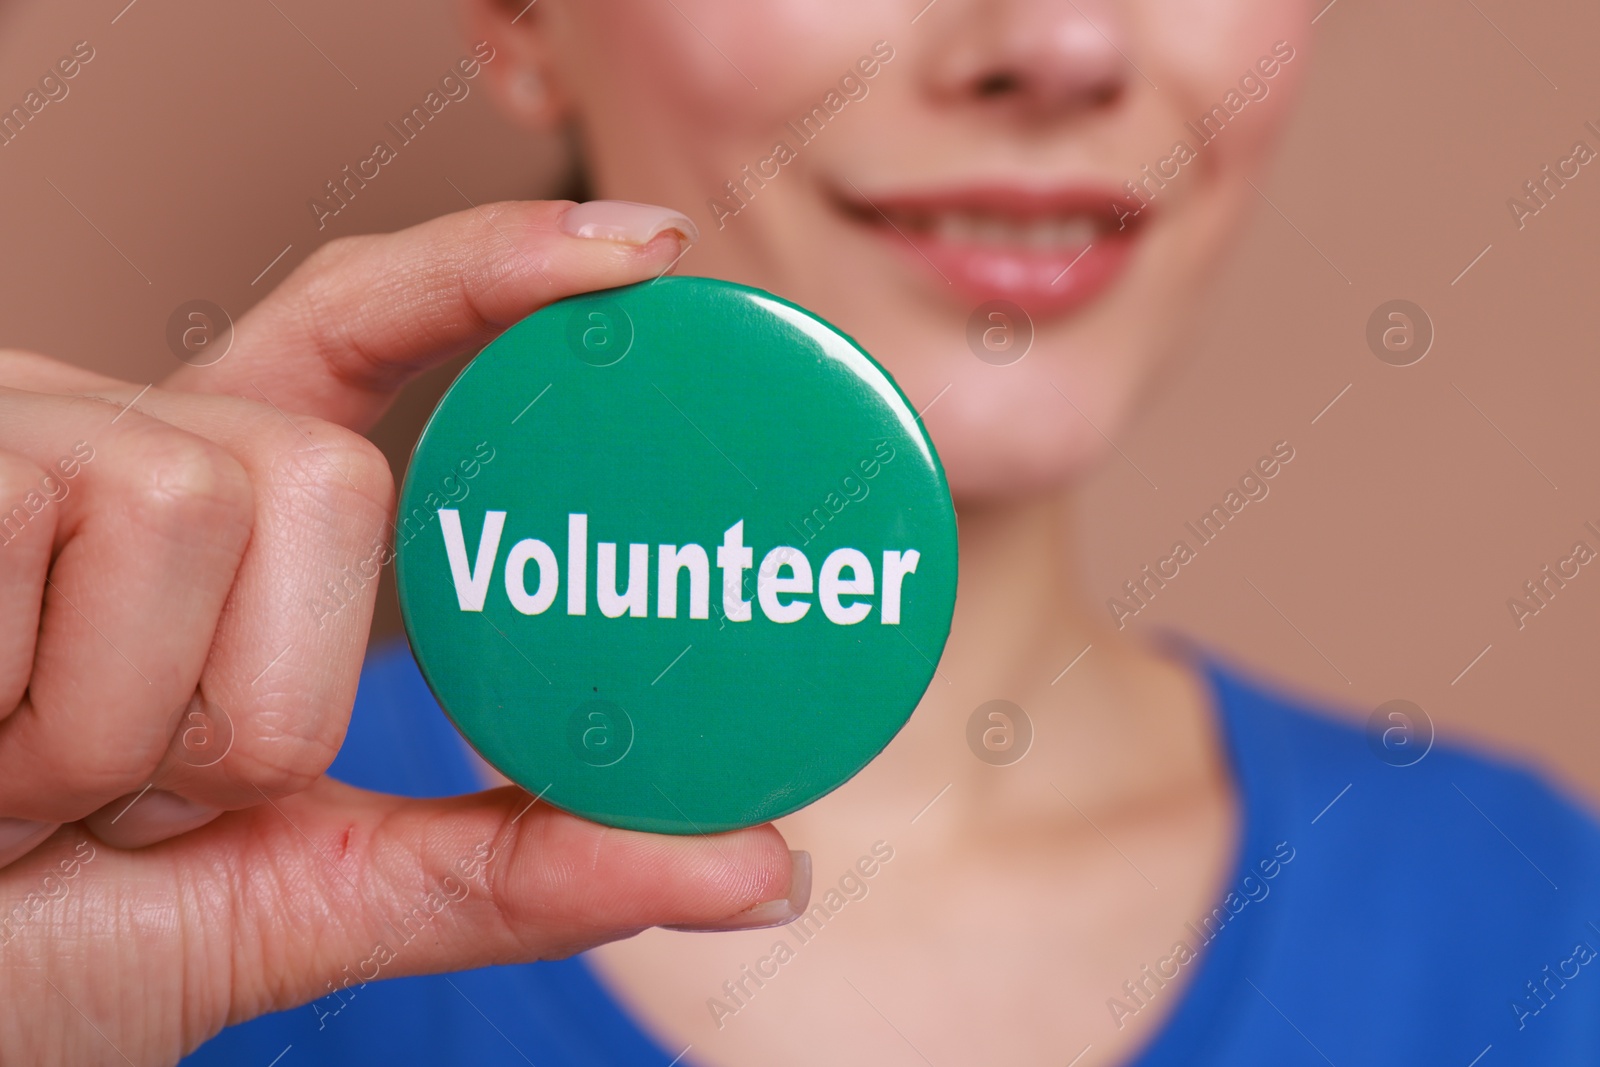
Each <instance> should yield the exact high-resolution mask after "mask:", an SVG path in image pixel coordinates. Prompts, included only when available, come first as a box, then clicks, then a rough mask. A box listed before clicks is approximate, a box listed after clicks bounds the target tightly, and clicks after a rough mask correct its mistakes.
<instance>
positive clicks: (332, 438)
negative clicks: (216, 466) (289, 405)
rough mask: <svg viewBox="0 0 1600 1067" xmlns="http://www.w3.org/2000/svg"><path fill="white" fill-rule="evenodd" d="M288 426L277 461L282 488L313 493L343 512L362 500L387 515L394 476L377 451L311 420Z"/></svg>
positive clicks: (333, 426)
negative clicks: (353, 503)
mask: <svg viewBox="0 0 1600 1067" xmlns="http://www.w3.org/2000/svg"><path fill="white" fill-rule="evenodd" d="M289 422H290V424H291V425H290V426H285V427H284V428H283V429H282V431H281V433H280V436H279V439H278V442H277V444H278V447H277V450H276V457H275V460H274V472H275V476H276V477H275V480H276V481H277V482H278V483H279V484H281V485H285V486H290V487H296V488H300V489H303V490H307V491H310V492H312V493H314V494H316V495H317V496H319V497H322V498H324V499H325V500H326V502H327V503H328V504H329V506H340V507H343V506H346V505H348V504H349V503H350V502H351V499H352V498H358V499H359V500H362V501H365V502H367V503H368V504H370V505H371V507H372V509H373V510H374V511H375V512H376V513H378V514H380V515H385V516H386V515H387V514H388V512H389V510H390V508H391V507H392V505H393V498H394V475H393V472H392V471H390V469H389V460H388V459H387V458H386V457H385V456H384V454H383V452H382V450H381V449H379V448H378V446H377V445H374V444H373V443H372V442H371V441H369V440H367V439H366V438H365V437H362V436H361V435H360V434H358V433H356V432H354V431H352V430H347V429H345V428H344V427H343V426H339V425H336V424H334V423H331V422H324V421H322V420H321V419H316V418H312V417H311V416H309V415H291V416H289ZM280 423H281V420H280Z"/></svg>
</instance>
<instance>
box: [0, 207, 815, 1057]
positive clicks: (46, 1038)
mask: <svg viewBox="0 0 1600 1067" xmlns="http://www.w3.org/2000/svg"><path fill="white" fill-rule="evenodd" d="M585 223H586V224H587V225H581V224H585ZM679 229H681V230H682V231H683V232H684V233H689V234H692V230H693V226H692V224H690V223H689V222H688V220H687V219H682V218H681V217H676V218H675V217H674V216H672V214H671V213H670V212H666V211H664V210H656V211H649V210H643V209H639V208H637V207H631V208H630V207H628V206H625V205H604V204H597V205H585V206H582V207H578V208H574V207H572V205H570V204H567V203H515V204H500V205H493V206H486V207H483V208H481V209H475V210H473V211H467V212H462V213H461V214H459V215H453V216H449V217H446V218H442V219H438V220H435V221H433V222H430V223H427V224H425V225H422V226H418V227H415V228H413V229H410V230H406V231H403V232H401V233H398V234H393V235H389V236H383V237H367V238H358V239H345V240H340V241H335V242H333V243H332V244H329V245H327V246H325V247H324V248H322V249H321V250H319V251H318V252H317V253H316V254H315V255H313V256H312V257H311V258H310V259H309V260H308V261H307V262H306V263H305V264H304V265H303V266H302V267H301V268H300V269H299V270H297V271H296V272H295V273H294V274H293V275H292V276H291V277H290V278H289V279H288V280H287V281H286V282H285V283H284V284H283V285H282V286H281V287H280V288H279V289H278V290H277V291H275V292H274V293H273V294H272V295H270V296H269V297H268V298H267V299H266V300H264V301H263V302H262V303H261V304H260V305H259V306H258V307H256V308H255V309H253V310H252V311H251V312H250V313H249V314H248V315H246V316H245V317H244V318H242V319H241V320H240V321H239V323H238V325H237V328H236V330H235V334H234V339H233V344H232V348H231V350H230V351H229V352H228V354H227V355H226V357H225V358H224V359H222V360H221V361H220V362H218V363H217V364H216V365H214V366H210V367H206V368H193V367H190V368H185V369H184V370H182V371H181V372H180V373H178V374H176V375H174V376H173V377H172V378H171V379H169V380H168V381H167V382H165V383H164V384H163V385H162V386H161V387H159V388H141V387H140V386H138V385H135V384H128V383H123V382H118V381H115V380H112V379H109V378H103V377H100V376H98V375H94V374H90V373H87V372H85V371H82V370H78V369H76V368H73V367H70V366H67V365H64V364H61V363H58V362H55V361H52V360H49V359H46V358H43V357H40V356H34V355H29V354H24V353H0V983H3V988H4V989H5V991H6V995H5V997H4V998H3V1000H0V1050H3V1051H4V1053H5V1055H4V1059H5V1060H6V1062H12V1061H13V1060H14V1061H15V1062H18V1063H70V1064H89V1063H123V1062H132V1063H136V1064H145V1063H166V1062H172V1061H175V1060H176V1059H177V1058H178V1057H179V1056H180V1055H182V1054H183V1053H185V1052H186V1051H188V1050H190V1049H192V1048H194V1047H195V1046H196V1045H198V1044H199V1043H200V1042H201V1041H203V1040H204V1039H206V1038H207V1037H209V1036H210V1035H211V1034H214V1033H215V1032H216V1031H217V1030H218V1029H220V1028H221V1027H223V1026H224V1025H227V1024H229V1023H234V1022H239V1021H241V1020H244V1019H247V1018H250V1017H252V1016H255V1015H259V1014H261V1013H264V1012H268V1011H273V1010H276V1009H282V1008H286V1007H290V1006H293V1005H296V1004H302V1003H305V1002H307V1001H310V1000H312V999H314V998H317V997H319V996H323V995H325V994H326V993H327V991H328V988H329V987H328V983H330V982H334V983H335V984H337V983H339V982H342V981H343V979H344V975H345V971H344V968H346V967H347V966H348V967H350V968H352V970H355V969H357V968H365V969H367V970H370V968H371V966H372V964H371V962H370V961H371V960H372V958H373V955H374V950H375V946H377V945H378V944H379V943H381V942H386V941H387V942H390V943H392V942H393V940H394V938H393V936H392V931H393V930H394V929H395V925H396V924H397V923H399V922H400V921H402V920H403V919H405V918H406V917H407V916H409V915H411V914H412V912H413V911H414V909H416V908H417V907H418V906H423V907H428V908H429V913H430V914H432V915H433V918H432V921H431V927H430V932H429V936H427V937H423V938H417V939H415V940H413V941H411V942H409V943H407V944H406V946H405V948H404V949H403V950H402V951H399V952H398V953H397V954H395V955H394V956H393V958H392V959H388V960H384V961H381V973H382V976H383V977H394V976H399V975H404V974H416V973H421V972H429V971H440V970H448V969H457V968H464V967H474V966H480V965H484V964H488V963H496V962H507V961H513V960H529V959H535V958H540V957H550V956H558V955H564V954H569V953H571V952H573V951H576V950H578V949H580V948H583V947H586V946H589V945H594V944H598V943H600V942H602V941H606V940H610V939H614V938H618V937H624V936H627V935H629V934H632V933H635V932H637V931H638V930H641V929H644V928H646V927H649V926H654V925H660V924H674V925H688V926H707V927H720V926H738V925H755V924H758V923H760V922H763V921H767V922H770V921H774V920H777V919H782V918H787V917H789V916H790V915H792V914H793V911H792V909H790V908H789V906H788V904H787V898H788V897H789V895H790V891H791V880H792V874H793V867H792V864H791V859H790V856H789V854H788V852H787V850H786V848H785V847H784V844H783V841H782V839H781V838H780V837H779V836H778V834H777V832H776V831H774V830H773V829H772V828H771V827H762V828H758V829H753V830H748V831H743V832H740V833H734V834H726V835H721V836H720V837H718V838H717V839H715V840H708V839H693V838H667V837H654V836H650V835H645V834H637V833H628V832H623V831H618V830H610V829H605V828H602V827H599V826H595V825H592V824H589V823H586V822H583V821H581V820H578V819H575V818H573V817H571V816H568V815H565V814H562V813H560V812H557V811H553V810H551V809H550V808H549V807H547V806H545V805H540V804H534V803H532V800H531V798H530V797H528V796H527V795H526V794H524V793H523V792H521V791H520V790H516V789H500V790H495V791H492V792H487V793H482V794H479V795H476V796H470V797H461V798H456V799H451V800H443V801H416V800H406V799H400V798H396V797H388V796H382V795H378V794H372V793H366V792H363V791H360V790H356V789H352V788H349V787H347V786H344V785H341V784H339V783H337V782H334V781H332V780H330V779H327V778H325V777H323V772H324V771H325V770H326V769H327V767H328V765H329V764H330V763H331V761H332V760H333V757H334V754H335V753H336V752H337V750H338V748H339V745H340V743H341V742H342V740H343V738H344V733H345V728H346V725H347V721H348V718H349V713H350V708H351V704H352V702H353V700H354V696H355V689H356V681H357V677H358V674H359V671H360V667H361V660H362V655H363V653H364V651H365V647H366V638H367V629H368V625H369V622H370V619H371V614H372V605H373V597H374V588H375V584H376V583H368V585H367V586H366V587H365V588H364V589H362V590H359V591H356V592H354V593H353V594H352V598H351V599H350V600H349V601H348V602H346V603H345V606H344V607H343V608H342V609H340V610H337V611H330V610H328V607H327V603H326V602H327V598H326V595H325V588H326V583H327V582H328V581H330V580H331V579H334V578H336V577H338V576H340V575H341V574H342V573H344V571H345V569H346V568H351V569H353V568H354V567H355V566H356V565H358V564H360V563H362V562H364V561H368V560H371V559H372V558H373V557H374V556H379V557H381V560H382V561H386V560H387V559H388V551H387V547H386V546H387V545H388V544H390V543H392V541H391V528H392V527H391V514H392V508H393V501H394V484H393V480H392V477H391V475H390V472H389V469H388V465H387V464H386V462H385V461H384V458H383V456H382V455H381V454H380V453H379V452H378V451H377V449H375V448H374V447H373V446H372V445H371V444H369V443H368V442H367V441H366V440H365V439H364V438H363V437H361V436H360V434H361V432H362V431H364V430H365V429H367V428H368V427H369V426H370V425H371V424H372V423H373V421H374V420H376V419H377V418H378V416H379V415H380V414H381V413H382V411H383V410H384V408H385V406H386V405H387V404H388V402H389V401H390V399H391V398H392V397H393V395H394V393H395V392H396V391H397V390H398V389H399V388H400V386H401V385H403V384H404V383H405V382H406V381H407V380H408V379H409V378H410V377H412V376H413V375H415V374H416V373H418V372H419V371H421V370H424V369H426V368H427V367H429V366H432V365H435V364H437V363H439V362H441V361H444V360H446V359H448V358H450V357H451V356H454V355H457V354H459V353H462V352H466V351H471V350H475V349H477V348H479V347H481V346H482V345H484V344H485V343H487V342H488V341H489V340H490V339H491V338H493V337H494V336H495V335H496V334H497V333H498V332H499V331H500V330H502V329H504V328H505V327H507V326H509V325H511V324H512V323H514V322H516V321H517V320H519V319H520V318H522V317H523V316H525V315H527V314H528V313H529V312H531V311H533V310H534V309H535V308H537V307H539V306H541V305H543V304H545V303H547V302H549V301H552V300H556V299H559V298H561V297H564V296H568V295H570V294H573V293H579V292H584V291H588V290H593V289H602V288H608V287H611V286H617V285H624V284H627V283H630V282H636V281H643V280H647V279H649V278H651V277H654V276H656V275H659V274H660V273H662V272H664V271H665V270H666V269H668V267H669V266H670V265H671V264H672V263H673V262H674V261H675V259H676V258H677V257H678V256H679V255H680V253H681V251H682V249H683V246H684V240H685V238H684V237H683V236H682V235H681V234H680V233H679ZM583 231H587V232H585V233H584V235H582V236H579V235H578V233H579V232H583ZM802 881H803V879H802ZM802 889H803V887H802ZM441 900H442V901H443V905H442V906H441V907H440V908H439V909H438V910H437V911H434V910H433V909H432V908H431V906H430V905H429V903H428V902H429V901H433V902H435V903H437V902H439V901H441ZM752 908H754V909H756V910H754V911H751V909H752Z"/></svg>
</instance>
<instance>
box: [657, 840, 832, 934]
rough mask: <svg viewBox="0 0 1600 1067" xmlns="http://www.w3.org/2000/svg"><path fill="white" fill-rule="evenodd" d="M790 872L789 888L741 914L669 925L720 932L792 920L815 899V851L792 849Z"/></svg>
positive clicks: (691, 930) (777, 924)
mask: <svg viewBox="0 0 1600 1067" xmlns="http://www.w3.org/2000/svg"><path fill="white" fill-rule="evenodd" d="M789 863H790V872H791V873H790V875H789V891H788V893H786V894H785V895H783V896H781V897H779V898H778V899H776V900H768V901H765V902H763V903H761V904H757V905H755V906H754V907H752V908H746V909H745V910H744V911H741V912H740V913H739V914H737V915H732V916H729V917H728V918H726V919H724V920H722V921H721V922H715V923H706V924H705V925H703V926H669V927H667V929H668V930H683V931H685V932H688V933H717V932H725V931H729V930H763V929H766V928H767V927H769V926H782V925H784V924H785V923H792V922H794V921H795V920H796V919H798V918H799V917H800V913H801V912H803V911H805V910H806V905H807V904H809V903H811V853H809V852H796V851H791V852H790V853H789Z"/></svg>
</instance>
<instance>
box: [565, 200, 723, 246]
mask: <svg viewBox="0 0 1600 1067" xmlns="http://www.w3.org/2000/svg"><path fill="white" fill-rule="evenodd" d="M668 230H676V231H677V232H678V233H679V234H680V235H682V237H683V241H684V243H685V244H690V245H692V244H694V243H695V242H696V241H698V240H700V229H699V227H697V226H695V224H694V223H693V222H692V221H691V220H690V219H689V216H687V215H685V214H683V213H682V212H680V211H674V210H672V209H671V208H669V207H657V206H656V205H655V204H635V203H634V202H633V201H631V200H591V201H589V202H588V203H586V204H578V205H576V206H575V207H572V208H570V209H568V211H567V213H566V214H565V215H563V216H561V232H562V233H565V234H567V235H569V236H572V237H593V238H597V239H599V240H602V241H621V242H622V243H623V244H630V245H646V244H649V243H650V242H651V241H652V240H654V239H655V238H657V237H659V236H661V235H662V234H663V233H666V232H667V231H668Z"/></svg>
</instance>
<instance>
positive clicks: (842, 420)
mask: <svg viewBox="0 0 1600 1067" xmlns="http://www.w3.org/2000/svg"><path fill="white" fill-rule="evenodd" d="M396 524H397V538H396V544H397V556H398V560H397V564H396V567H397V576H398V584H399V591H400V605H401V610H402V613H403V615H404V618H405V624H406V632H407V634H408V635H409V636H410V639H411V648H412V651H413V653H414V654H415V656H416V658H417V662H418V664H419V665H420V666H421V668H422V673H423V676H424V677H425V678H426V679H427V682H428V685H429V686H430V688H431V689H432V690H433V693H434V696H435V697H436V698H437V699H438V701H439V704H440V706H441V707H443V708H444V710H445V712H446V713H447V714H448V715H449V716H450V718H451V719H452V720H453V721H454V723H455V724H456V726H457V728H458V729H459V730H460V731H461V733H462V734H463V735H464V736H465V737H466V739H467V741H468V742H469V743H470V744H471V745H472V746H473V747H474V748H475V749H476V750H477V751H478V752H479V753H480V754H481V755H482V756H483V757H484V759H486V760H487V761H488V762H489V763H490V764H491V765H493V766H494V767H495V768H496V769H498V770H499V771H500V772H501V773H503V774H504V775H505V776H506V777H508V778H510V779H511V780H512V781H514V782H516V783H517V784H519V785H521V786H522V787H523V788H524V789H527V790H528V791H529V792H531V793H534V794H535V795H537V796H540V797H542V798H543V799H544V800H546V801H548V802H550V803H552V804H555V805H557V806H559V807H561V808H564V809H566V810H568V811H571V812H573V813H574V814H577V815H581V816H583V817H585V818H588V819H592V820H594V821H597V822H601V823H605V824H607V825H611V826H619V827H625V828H628V829H635V830H648V831H655V832H661V833H678V834H700V833H716V832H721V831H725V830H732V829H737V828H739V827H744V826H752V825H755V824H758V823H762V822H766V821H768V820H770V819H775V818H777V817H779V816H781V815H785V814H787V813H789V812H792V811H794V810H796V809H798V808H801V807H803V806H805V805H806V804H809V803H811V802H812V801H814V800H816V799H817V798H818V797H821V796H822V795H824V794H825V793H828V792H829V791H831V790H833V789H835V788H837V787H838V786H839V785H841V784H843V783H844V782H845V781H846V780H848V779H849V778H850V777H851V776H852V775H854V774H855V773H856V772H858V771H860V770H861V768H863V767H864V766H866V764H867V763H868V762H869V761H870V760H871V759H872V758H873V757H874V756H876V755H877V754H878V753H879V752H880V751H882V749H883V747H884V746H885V745H887V744H888V743H889V740H890V739H891V738H893V737H894V735H895V733H896V732H898V731H899V729H900V727H901V726H903V725H904V724H905V721H906V719H907V718H908V717H909V716H910V715H911V712H912V711H913V710H914V709H915V707H916V705H917V703H918V701H919V700H920V699H921V697H922V694H923V692H924V691H925V690H926V689H927V687H928V684H929V683H930V682H931V681H932V679H933V676H934V666H935V664H936V663H937V662H938V660H939V656H940V654H941V652H942V651H943V649H944V643H945V638H946V637H947V636H948V634H949V630H950V617H951V614H952V612H953V611H954V608H955V593H956V524H955V511H954V508H953V507H952V505H951V502H950V491H949V487H948V486H947V485H946V483H945V477H944V471H943V468H942V467H941V466H940V464H939V459H938V456H937V454H936V453H935V452H934V449H933V444H932V442H931V441H930V440H929V439H928V436H927V434H926V433H925V432H924V430H923V427H922V424H921V421H920V420H919V419H918V418H917V415H916V412H915V411H914V410H913V409H912V407H911V405H910V404H909V403H908V402H907V401H906V399H905V397H904V395H902V394H901V392H900V390H899V388H898V387H897V386H896V385H895V383H894V381H893V380H892V379H891V378H890V377H889V375H888V374H887V373H886V372H885V371H884V370H883V368H881V367H880V366H878V364H877V363H875V362H874V361H873V360H872V358H871V357H870V356H868V355H867V354H866V353H865V352H864V351H863V350H862V349H861V348H860V346H858V345H857V344H856V343H855V342H854V341H852V340H851V339H850V338H849V337H848V336H846V335H845V334H843V333H841V332H840V331H839V330H837V329H835V328H834V327H833V326H831V325H829V324H828V323H826V322H824V321H823V320H822V319H820V318H818V317H817V316H815V315H813V314H811V313H810V312H808V311H806V310H804V309H803V308H800V307H797V306H796V305H794V304H791V303H789V302H788V301H785V300H782V299H780V298H778V297H775V296H772V295H771V294H769V293H765V292H762V291H760V290H757V289H751V288H747V287H744V286H740V285H734V284H732V283H728V282H722V281H715V280H711V279H705V278H678V277H672V278H661V279H659V280H657V281H654V282H648V283H644V284H641V285H636V286H630V287H628V288H624V289H612V290H607V291H605V292H601V293H593V294H587V295H584V296H579V297H574V298H571V299H568V300H563V301H560V302H559V303H556V304H552V305H551V306H549V307H546V308H544V309H542V310H540V311H538V312H536V313H535V314H533V315H531V316H529V317H528V318H527V319H524V320H523V321H522V322H520V323H518V324H517V325H516V326H514V327H512V328H511V329H510V330H507V331H506V332H505V333H504V334H503V335H502V336H501V337H500V338H499V339H497V340H496V341H495V342H494V343H493V344H491V345H489V346H488V347H487V348H485V349H484V350H483V352H482V353H481V354H480V355H479V356H478V358H477V359H475V360H474V361H473V362H472V363H471V364H470V365H469V366H468V367H467V369H466V370H465V371H464V372H463V373H462V374H461V376H460V377H459V378H458V379H457V380H456V382H455V384H454V385H452V386H451V388H450V391H449V392H448V393H447V394H446V395H445V397H444V399H443V400H442V401H441V402H440V404H439V407H438V409H437V410H436V411H435V412H434V414H433V418H432V419H431V420H430V421H429V423H428V426H427V428H426V430H424V432H423V435H422V438H421V440H420V441H419V442H418V443H417V448H416V451H415V453H414V454H413V456H412V461H411V466H410V469H409V471H408V472H407V475H406V481H405V487H404V489H403V490H402V492H401V500H400V509H399V514H398V517H397V520H396Z"/></svg>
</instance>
